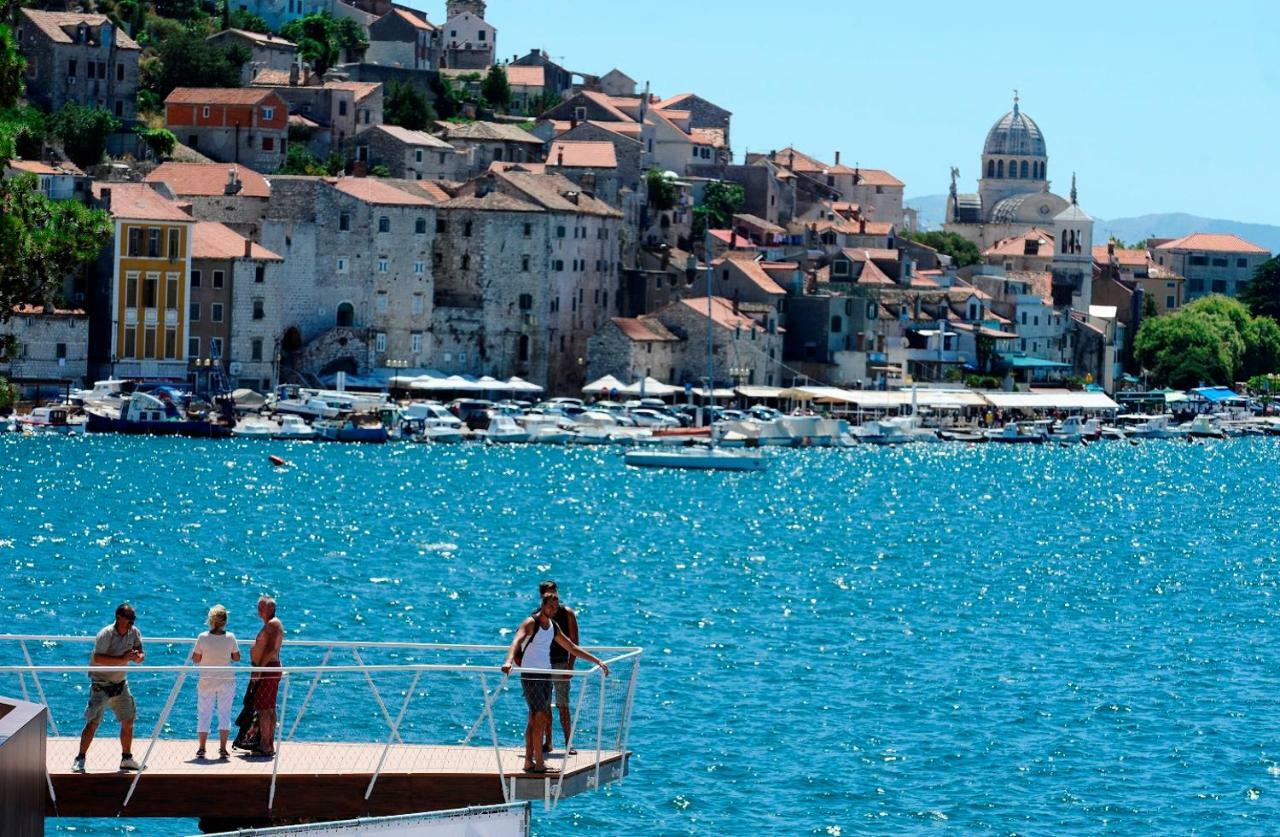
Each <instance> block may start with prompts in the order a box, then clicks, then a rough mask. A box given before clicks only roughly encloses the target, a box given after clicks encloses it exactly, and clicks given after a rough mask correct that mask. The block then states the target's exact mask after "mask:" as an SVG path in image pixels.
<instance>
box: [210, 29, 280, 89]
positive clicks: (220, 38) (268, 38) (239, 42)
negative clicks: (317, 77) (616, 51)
mask: <svg viewBox="0 0 1280 837" xmlns="http://www.w3.org/2000/svg"><path fill="white" fill-rule="evenodd" d="M205 40H207V41H208V42H209V43H211V44H214V45H215V46H231V45H233V44H234V45H236V46H240V47H244V48H245V49H246V50H248V51H249V60H248V61H246V62H244V64H243V65H241V67H240V83H241V84H248V83H249V82H251V81H253V77H254V76H255V75H257V74H258V73H259V72H261V71H262V70H281V71H284V72H288V71H289V68H290V67H292V66H293V65H294V63H295V62H297V60H298V46H297V44H295V43H293V42H292V41H286V40H285V39H284V38H281V37H280V36H279V35H273V34H271V33H270V32H266V33H263V32H249V31H247V30H245V29H224V30H222V31H221V32H218V33H216V34H213V35H210V36H209V37H208V38H206V39H205Z"/></svg>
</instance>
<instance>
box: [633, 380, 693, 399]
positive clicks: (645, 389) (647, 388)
mask: <svg viewBox="0 0 1280 837" xmlns="http://www.w3.org/2000/svg"><path fill="white" fill-rule="evenodd" d="M619 391H620V392H622V393H623V394H624V395H652V396H654V397H655V398H661V397H662V396H664V395H674V394H676V393H677V392H684V390H683V389H681V388H680V387H673V386H671V385H670V384H664V383H662V381H659V380H658V379H657V378H645V379H644V380H643V381H636V382H635V383H634V384H628V385H627V386H625V387H622V389H621V390H619Z"/></svg>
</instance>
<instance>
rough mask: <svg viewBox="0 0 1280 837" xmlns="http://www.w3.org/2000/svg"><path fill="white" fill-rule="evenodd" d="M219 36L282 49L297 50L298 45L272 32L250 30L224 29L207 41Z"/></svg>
mask: <svg viewBox="0 0 1280 837" xmlns="http://www.w3.org/2000/svg"><path fill="white" fill-rule="evenodd" d="M219 35H235V36H236V37H237V38H243V39H244V40H246V41H253V42H254V43H255V44H259V45H261V46H269V47H279V48H281V49H284V48H289V49H297V48H298V45H297V44H295V43H294V42H293V41H287V40H285V39H284V38H281V37H280V36H279V35H272V34H271V33H270V32H267V33H262V32H250V31H249V30H248V29H223V30H222V31H221V32H215V33H214V34H212V35H210V36H209V37H208V38H206V39H205V40H210V39H213V38H216V37H218V36H219Z"/></svg>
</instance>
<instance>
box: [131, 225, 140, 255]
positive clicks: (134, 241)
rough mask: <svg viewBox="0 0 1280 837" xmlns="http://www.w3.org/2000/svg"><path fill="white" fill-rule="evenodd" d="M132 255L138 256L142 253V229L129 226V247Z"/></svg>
mask: <svg viewBox="0 0 1280 837" xmlns="http://www.w3.org/2000/svg"><path fill="white" fill-rule="evenodd" d="M128 253H129V255H130V256H133V257H137V256H141V255H142V230H141V228H139V227H130V228H129V249H128Z"/></svg>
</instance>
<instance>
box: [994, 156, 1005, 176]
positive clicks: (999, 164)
mask: <svg viewBox="0 0 1280 837" xmlns="http://www.w3.org/2000/svg"><path fill="white" fill-rule="evenodd" d="M996 177H1004V160H997V161H996Z"/></svg>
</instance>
